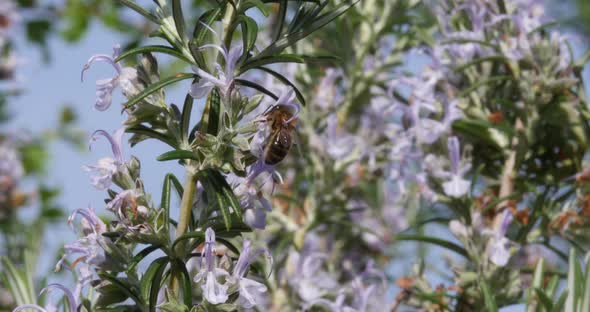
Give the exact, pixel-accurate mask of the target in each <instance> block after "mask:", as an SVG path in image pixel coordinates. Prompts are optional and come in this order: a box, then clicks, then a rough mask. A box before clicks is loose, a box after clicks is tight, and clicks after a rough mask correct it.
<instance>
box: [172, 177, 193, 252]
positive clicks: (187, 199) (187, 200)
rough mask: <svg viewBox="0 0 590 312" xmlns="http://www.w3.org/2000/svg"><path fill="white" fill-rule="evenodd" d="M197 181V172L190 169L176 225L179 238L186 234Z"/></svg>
mask: <svg viewBox="0 0 590 312" xmlns="http://www.w3.org/2000/svg"><path fill="white" fill-rule="evenodd" d="M196 182H197V181H196V174H195V173H194V172H193V171H191V170H188V171H187V173H186V180H185V182H184V193H183V194H182V200H181V202H180V217H179V219H178V226H177V227H176V237H177V238H178V237H180V236H182V235H184V234H185V233H186V230H187V229H188V223H189V220H190V217H191V210H192V206H193V200H194V198H195V190H196V187H197V183H196ZM179 245H181V244H179ZM180 250H182V249H180ZM177 254H178V252H177Z"/></svg>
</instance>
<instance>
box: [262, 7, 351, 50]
mask: <svg viewBox="0 0 590 312" xmlns="http://www.w3.org/2000/svg"><path fill="white" fill-rule="evenodd" d="M359 1H360V0H353V1H344V2H343V3H340V4H339V5H337V6H336V7H335V8H333V9H330V12H328V13H326V14H324V15H321V16H319V17H317V18H316V19H314V20H313V22H311V23H306V26H305V27H303V28H302V29H301V30H299V31H296V32H294V33H290V34H289V35H287V36H284V37H282V38H281V39H280V40H277V41H275V42H274V43H272V44H271V45H269V46H268V47H266V49H264V50H263V51H262V52H260V54H259V55H261V56H267V55H273V54H277V53H279V52H281V51H283V50H284V49H286V48H287V47H289V46H292V45H293V44H295V43H296V42H297V41H299V40H301V39H303V38H305V37H307V36H309V35H310V34H312V33H313V32H315V31H317V30H318V29H320V28H322V27H324V26H326V25H327V24H328V23H330V22H331V21H332V20H334V19H335V18H337V17H339V16H340V15H342V14H344V13H345V12H346V11H347V10H348V9H350V8H351V7H352V6H353V5H355V4H356V3H357V2H359Z"/></svg>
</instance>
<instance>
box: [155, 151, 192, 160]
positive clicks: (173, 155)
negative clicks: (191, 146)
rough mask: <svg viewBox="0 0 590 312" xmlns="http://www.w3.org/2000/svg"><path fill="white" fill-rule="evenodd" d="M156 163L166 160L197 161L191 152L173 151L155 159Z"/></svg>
mask: <svg viewBox="0 0 590 312" xmlns="http://www.w3.org/2000/svg"><path fill="white" fill-rule="evenodd" d="M156 159H157V160H158V161H168V160H177V159H179V160H180V159H192V160H199V158H198V157H197V155H195V153H194V152H192V151H185V150H174V151H169V152H166V153H164V154H162V155H160V156H158V157H157V158H156Z"/></svg>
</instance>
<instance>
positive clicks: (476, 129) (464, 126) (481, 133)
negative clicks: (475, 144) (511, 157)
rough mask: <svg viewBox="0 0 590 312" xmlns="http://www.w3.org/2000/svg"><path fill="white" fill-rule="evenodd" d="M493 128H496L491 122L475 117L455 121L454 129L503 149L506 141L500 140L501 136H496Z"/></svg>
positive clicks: (499, 149)
mask: <svg viewBox="0 0 590 312" xmlns="http://www.w3.org/2000/svg"><path fill="white" fill-rule="evenodd" d="M491 129H494V128H493V125H491V124H490V123H488V122H485V121H481V120H475V119H461V120H457V121H455V122H454V123H453V131H456V132H459V133H461V134H463V135H466V136H469V137H470V138H472V139H473V140H475V141H479V142H481V143H486V144H487V145H489V146H491V147H494V148H495V149H497V150H498V151H501V150H502V149H503V147H504V146H503V143H505V142H501V141H499V140H500V138H497V137H494V133H493V132H492V131H491Z"/></svg>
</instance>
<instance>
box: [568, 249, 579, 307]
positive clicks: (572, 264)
mask: <svg viewBox="0 0 590 312" xmlns="http://www.w3.org/2000/svg"><path fill="white" fill-rule="evenodd" d="M579 266H580V264H579V263H578V258H577V256H576V250H575V248H571V249H570V256H569V270H568V275H567V289H568V293H569V294H568V296H567V300H566V302H565V312H576V311H577V309H576V306H577V300H578V298H579V295H580V294H579V293H578V283H580V281H579V271H580V268H579Z"/></svg>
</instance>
